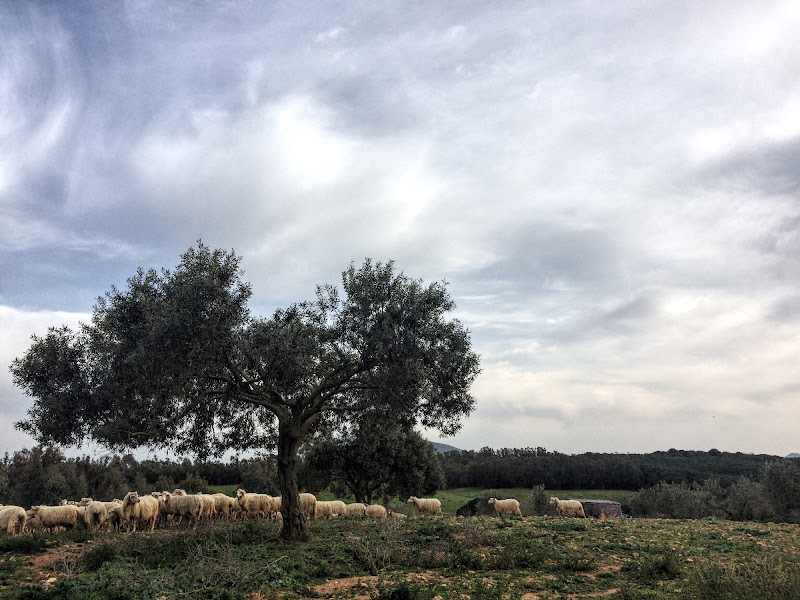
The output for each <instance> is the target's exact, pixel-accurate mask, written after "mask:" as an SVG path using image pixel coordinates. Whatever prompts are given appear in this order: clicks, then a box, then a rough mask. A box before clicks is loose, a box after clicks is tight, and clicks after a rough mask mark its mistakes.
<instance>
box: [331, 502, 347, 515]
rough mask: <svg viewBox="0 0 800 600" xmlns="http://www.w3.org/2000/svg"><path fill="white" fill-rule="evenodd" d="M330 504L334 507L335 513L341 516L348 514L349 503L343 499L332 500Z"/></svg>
mask: <svg viewBox="0 0 800 600" xmlns="http://www.w3.org/2000/svg"><path fill="white" fill-rule="evenodd" d="M330 505H331V506H332V507H333V514H334V515H335V516H337V517H341V516H344V515H346V514H347V505H346V504H345V503H344V502H342V501H341V500H331V501H330Z"/></svg>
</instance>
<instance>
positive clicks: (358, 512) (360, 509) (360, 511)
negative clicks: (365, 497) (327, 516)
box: [345, 502, 367, 517]
mask: <svg viewBox="0 0 800 600" xmlns="http://www.w3.org/2000/svg"><path fill="white" fill-rule="evenodd" d="M345 514H346V515H347V516H348V517H366V516H367V505H366V504H362V503H361V502H353V503H352V504H348V505H347V512H346V513H345Z"/></svg>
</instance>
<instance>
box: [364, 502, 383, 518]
mask: <svg viewBox="0 0 800 600" xmlns="http://www.w3.org/2000/svg"><path fill="white" fill-rule="evenodd" d="M366 515H367V516H368V517H370V518H372V519H385V518H386V508H384V507H383V506H381V505H380V504H370V505H369V506H367V510H366Z"/></svg>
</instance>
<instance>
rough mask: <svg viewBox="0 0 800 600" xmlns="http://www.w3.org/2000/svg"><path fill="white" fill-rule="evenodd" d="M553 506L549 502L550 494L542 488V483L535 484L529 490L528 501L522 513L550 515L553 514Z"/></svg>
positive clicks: (554, 511)
mask: <svg viewBox="0 0 800 600" xmlns="http://www.w3.org/2000/svg"><path fill="white" fill-rule="evenodd" d="M556 512H558V511H556V510H555V507H553V505H552V504H550V494H548V493H547V491H546V490H545V489H544V486H543V485H535V486H533V489H532V490H531V496H530V501H529V502H528V503H527V505H526V506H525V509H523V512H522V514H527V515H537V516H542V515H548V514H549V515H552V514H555V513H556Z"/></svg>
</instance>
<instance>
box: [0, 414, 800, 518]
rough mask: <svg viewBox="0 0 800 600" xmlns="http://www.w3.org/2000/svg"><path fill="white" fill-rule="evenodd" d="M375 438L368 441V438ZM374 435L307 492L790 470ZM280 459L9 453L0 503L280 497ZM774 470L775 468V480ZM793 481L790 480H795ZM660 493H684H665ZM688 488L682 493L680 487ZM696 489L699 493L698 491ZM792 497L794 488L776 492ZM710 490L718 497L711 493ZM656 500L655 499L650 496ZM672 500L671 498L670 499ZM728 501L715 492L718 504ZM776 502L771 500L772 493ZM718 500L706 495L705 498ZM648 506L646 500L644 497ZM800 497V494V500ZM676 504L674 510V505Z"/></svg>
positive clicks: (719, 477) (562, 484)
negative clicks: (457, 445) (177, 491)
mask: <svg viewBox="0 0 800 600" xmlns="http://www.w3.org/2000/svg"><path fill="white" fill-rule="evenodd" d="M366 433H368V434H369V435H366ZM390 433H391V432H386V431H384V430H377V431H376V430H374V429H370V428H367V430H366V432H363V433H359V432H353V435H351V436H347V437H344V438H339V439H338V444H337V443H336V440H333V439H331V438H321V439H319V440H315V441H314V442H313V443H312V444H310V445H309V447H308V448H306V449H305V450H304V451H303V452H302V453H301V460H300V466H299V469H298V479H299V484H300V487H301V488H302V489H304V490H306V491H311V492H313V493H318V492H320V491H322V490H325V489H327V490H331V491H332V492H333V493H335V494H336V495H337V496H340V497H345V496H348V495H352V496H353V497H354V498H355V499H356V500H358V501H368V502H371V501H372V500H373V499H379V498H381V499H388V498H389V497H393V496H403V495H406V496H407V495H411V494H413V495H418V494H419V495H422V494H424V495H429V494H430V495H432V494H434V493H435V492H436V491H437V490H438V489H447V488H460V487H471V488H479V489H501V488H527V489H533V488H535V487H537V486H543V487H544V488H547V489H628V490H645V489H652V488H654V487H658V486H662V487H661V488H658V489H660V490H662V491H664V490H668V491H670V492H675V490H676V489H687V490H694V491H692V492H691V493H688V492H687V493H686V494H684V495H683V496H682V497H684V496H685V497H692V498H695V499H696V498H698V497H699V496H701V495H702V494H699V493H695V492H696V491H697V490H698V489H700V488H701V487H702V486H703V485H706V484H705V483H702V484H700V483H699V482H709V481H713V482H714V483H713V485H712V484H708V486H711V487H706V488H703V489H705V492H709V490H712V487H713V490H725V491H726V493H727V491H729V490H730V489H733V486H739V487H738V488H736V493H743V492H742V490H745V489H747V490H750V488H746V483H743V482H745V481H753V482H758V481H760V480H761V479H762V476H763V473H764V472H765V466H768V465H771V464H782V463H783V462H789V463H790V464H796V465H797V469H798V470H800V462H799V461H785V460H784V459H781V458H780V457H777V456H771V455H763V454H759V455H755V454H742V453H730V452H719V451H716V450H711V451H709V452H700V451H686V450H674V449H673V450H669V451H666V452H653V453H650V454H624V455H623V454H602V453H593V452H590V453H585V454H578V455H569V454H563V453H560V452H551V451H547V450H546V449H544V448H502V449H499V450H494V449H491V448H482V449H481V450H478V451H472V450H464V451H452V452H448V453H445V454H438V455H437V454H436V453H435V452H434V451H433V447H432V445H431V444H430V443H428V442H426V441H425V440H424V439H422V438H421V436H419V434H416V433H413V434H403V433H402V432H401V431H399V430H395V431H394V433H391V435H390ZM276 463H277V459H276V457H275V456H273V455H263V456H259V457H251V458H240V457H234V458H232V459H230V460H228V461H220V460H194V461H192V460H189V459H188V458H185V459H181V460H161V459H145V460H137V459H135V458H134V457H133V456H132V455H130V454H126V455H122V456H119V455H110V456H107V457H103V458H99V459H92V458H90V457H88V456H84V457H79V458H67V457H66V456H65V455H64V454H63V453H62V452H61V451H60V450H58V449H56V448H54V447H40V446H36V447H34V448H33V449H31V450H27V449H24V450H20V451H17V452H15V453H14V454H13V455H9V454H6V455H5V457H4V458H3V459H2V461H0V504H17V505H21V506H32V505H34V504H56V503H58V502H59V501H60V500H61V499H63V498H69V499H79V498H83V497H92V498H96V499H104V500H110V499H112V498H122V497H123V496H124V495H125V493H127V492H128V491H131V490H137V491H139V492H142V493H145V492H149V491H153V490H158V491H162V490H172V489H174V488H175V487H181V488H184V489H186V490H187V491H189V492H198V491H203V492H205V491H209V486H211V485H213V486H224V485H230V486H237V487H243V488H244V489H246V490H248V491H252V492H261V493H268V494H272V495H277V494H279V493H280V491H279V482H278V469H277V464H276ZM776 472H783V471H777V470H776V469H775V468H773V469H772V470H771V471H768V473H771V479H770V481H772V480H774V479H775V477H774V475H775V473H776ZM790 480H791V479H790ZM663 486H678V487H677V488H673V487H670V488H665V487H663ZM680 486H682V487H680ZM698 486H699V487H698ZM781 488H783V489H787V490H791V489H794V488H792V486H791V485H789V484H785V483H784V484H781V485H772V487H771V488H770V489H773V490H778V489H781ZM713 490H712V491H713ZM750 491H752V490H750ZM653 493H654V492H652V493H651V495H653ZM664 493H666V492H664ZM721 493H722V492H719V493H717V496H719V495H720V494H721ZM773 495H774V494H773ZM711 496H713V494H709V493H705V495H703V497H704V498H709V497H711ZM645 497H647V496H645ZM798 497H800V493H798ZM667 504H669V503H667Z"/></svg>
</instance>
